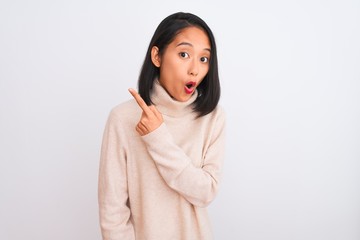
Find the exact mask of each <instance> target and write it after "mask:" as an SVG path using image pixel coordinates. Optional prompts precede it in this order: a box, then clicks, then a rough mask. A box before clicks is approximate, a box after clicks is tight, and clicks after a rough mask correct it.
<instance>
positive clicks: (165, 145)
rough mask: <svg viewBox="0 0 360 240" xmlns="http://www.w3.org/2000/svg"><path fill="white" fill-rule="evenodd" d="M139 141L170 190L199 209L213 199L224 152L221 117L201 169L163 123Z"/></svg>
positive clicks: (223, 133)
mask: <svg viewBox="0 0 360 240" xmlns="http://www.w3.org/2000/svg"><path fill="white" fill-rule="evenodd" d="M142 138H143V140H144V142H145V144H146V146H147V149H148V152H149V154H150V155H151V157H152V158H153V160H154V162H155V164H156V166H157V168H158V170H159V173H160V174H161V176H162V177H163V179H164V180H165V182H166V183H167V185H168V186H169V187H170V188H172V189H174V190H175V191H177V192H178V193H179V194H181V195H182V196H183V197H184V198H185V199H187V200H188V201H189V202H190V203H192V204H193V205H195V206H199V207H206V206H207V205H208V204H209V203H210V202H211V201H212V200H213V199H214V198H215V196H216V193H217V191H218V187H219V180H220V175H221V171H222V165H223V158H224V152H225V151H224V149H225V147H224V145H225V144H224V143H225V117H224V115H223V114H222V115H220V117H219V118H218V119H217V121H216V123H215V127H214V131H213V132H212V136H211V142H210V144H209V147H208V148H207V149H206V150H205V152H206V153H205V157H204V159H203V164H202V166H201V167H196V166H194V165H193V164H192V160H191V159H190V158H189V157H188V156H187V155H186V153H185V152H184V151H183V150H182V149H181V148H180V147H179V146H177V145H176V144H175V142H174V140H173V137H172V136H171V134H170V133H169V131H168V129H167V127H166V124H165V123H162V125H160V127H158V128H157V129H156V130H155V131H153V132H151V133H149V134H147V135H145V136H143V137H142ZM202 147H203V146H202Z"/></svg>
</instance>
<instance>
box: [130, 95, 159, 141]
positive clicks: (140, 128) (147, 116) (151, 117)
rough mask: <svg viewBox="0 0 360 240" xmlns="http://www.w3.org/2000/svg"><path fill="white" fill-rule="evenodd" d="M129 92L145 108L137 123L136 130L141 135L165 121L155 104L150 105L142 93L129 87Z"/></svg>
mask: <svg viewBox="0 0 360 240" xmlns="http://www.w3.org/2000/svg"><path fill="white" fill-rule="evenodd" d="M129 92H130V93H131V95H132V96H133V97H134V98H135V100H136V102H137V104H138V105H139V106H140V108H141V109H142V110H143V112H142V114H141V118H140V120H139V123H138V124H137V125H136V128H135V129H136V131H137V132H138V133H139V134H140V135H141V136H144V135H146V134H148V133H151V132H152V131H154V130H155V129H157V128H158V127H159V126H160V125H161V124H162V123H163V122H164V120H163V117H162V114H161V113H160V112H159V111H158V110H157V108H156V107H155V106H154V105H150V106H148V105H147V104H146V103H145V101H144V99H142V97H141V96H140V94H138V93H137V92H136V91H135V90H134V89H132V88H129Z"/></svg>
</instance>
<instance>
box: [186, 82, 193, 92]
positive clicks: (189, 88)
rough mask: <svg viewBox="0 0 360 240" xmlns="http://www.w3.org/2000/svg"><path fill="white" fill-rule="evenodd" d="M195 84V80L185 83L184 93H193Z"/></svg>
mask: <svg viewBox="0 0 360 240" xmlns="http://www.w3.org/2000/svg"><path fill="white" fill-rule="evenodd" d="M195 85H196V83H195V82H188V83H186V84H185V91H186V93H188V94H190V93H193V92H194V90H195Z"/></svg>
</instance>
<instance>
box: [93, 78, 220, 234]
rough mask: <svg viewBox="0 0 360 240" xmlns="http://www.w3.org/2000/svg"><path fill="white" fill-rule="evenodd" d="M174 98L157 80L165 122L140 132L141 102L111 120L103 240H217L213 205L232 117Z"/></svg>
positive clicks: (102, 184)
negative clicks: (200, 113) (210, 211)
mask: <svg viewBox="0 0 360 240" xmlns="http://www.w3.org/2000/svg"><path fill="white" fill-rule="evenodd" d="M196 97H197V93H196V92H195V93H194V95H193V96H192V97H191V98H190V99H189V100H188V101H187V102H178V101H175V100H173V99H172V98H171V97H170V96H169V95H168V94H167V92H166V91H165V90H164V89H163V88H162V87H161V86H160V84H159V82H158V81H155V83H154V87H153V91H152V97H151V99H152V101H153V102H154V104H155V105H156V107H157V108H158V110H159V111H160V112H161V113H162V114H163V118H164V123H163V124H162V125H160V127H158V128H157V129H156V130H154V131H153V132H151V133H149V134H147V135H145V136H142V137H141V136H140V135H139V134H138V133H137V132H136V130H135V127H136V124H137V123H138V121H139V119H140V116H141V112H142V110H141V109H140V107H139V106H138V105H137V103H136V102H135V100H129V101H127V102H125V103H122V104H120V105H118V106H117V107H115V108H114V109H113V110H112V111H111V113H110V115H109V118H108V121H107V124H106V128H105V131H104V137H103V144H102V149H101V160H100V172H99V210H100V226H101V231H102V236H103V239H104V240H135V239H136V240H210V239H212V231H211V226H210V222H209V218H208V215H207V210H206V206H207V205H208V204H209V203H210V202H211V201H212V200H213V199H214V197H215V195H216V193H217V191H218V186H219V180H220V176H221V169H222V164H223V158H224V143H225V114H224V112H223V110H222V108H220V107H219V106H218V107H217V108H216V109H215V110H214V111H213V112H211V113H209V114H207V115H205V116H203V117H200V118H196V113H195V112H193V111H192V105H191V104H192V103H193V102H194V101H195V100H196Z"/></svg>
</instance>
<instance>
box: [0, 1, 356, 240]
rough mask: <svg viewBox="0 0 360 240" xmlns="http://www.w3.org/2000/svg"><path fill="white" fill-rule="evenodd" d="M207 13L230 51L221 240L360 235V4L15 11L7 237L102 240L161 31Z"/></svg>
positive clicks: (221, 47) (4, 117) (7, 35)
mask: <svg viewBox="0 0 360 240" xmlns="http://www.w3.org/2000/svg"><path fill="white" fill-rule="evenodd" d="M177 11H186V12H193V13H195V14H197V15H199V16H200V17H202V18H203V19H204V20H205V21H206V22H207V23H208V24H209V25H210V27H211V28H212V29H213V31H214V33H215V37H216V39H217V43H218V52H219V65H220V76H221V82H222V99H221V104H222V105H223V106H224V108H225V110H226V112H227V116H228V134H227V157H226V162H225V168H224V176H223V181H222V185H221V190H220V192H219V195H218V197H217V198H216V200H215V201H214V202H213V203H212V204H211V205H210V207H209V211H210V215H211V218H212V222H213V225H214V233H215V239H218V240H223V239H225V240H228V239H229V240H237V239H239V240H322V239H324V240H359V239H360V124H359V123H360V44H359V43H360V2H359V1H357V0H353V1H351V0H341V1H340V0H338V1H321V0H311V1H310V0H305V1H300V0H298V1H281V0H275V1H265V0H262V1H261V0H255V1H209V0H208V1H196V2H195V1H176V2H171V1H165V0H163V1H161V0H154V1H129V2H122V1H85V0H62V1H60V0H59V1H45V0H43V1H41V0H34V1H25V0H7V1H6V0H5V1H1V2H0V116H1V118H0V148H1V149H0V160H1V161H0V191H1V197H0V239H2V240H20V239H21V240H22V239H36V240H48V239H52V240H68V239H69V240H72V239H74V240H75V239H76V240H79V239H86V240H97V239H100V231H99V226H98V212H97V211H98V209H97V174H98V162H99V151H100V144H101V137H102V132H103V129H104V125H105V121H106V118H107V115H108V113H109V111H110V109H111V108H112V107H113V106H115V105H117V104H118V103H120V102H122V101H124V100H127V99H129V98H130V96H129V94H128V92H127V88H129V87H136V81H137V77H138V73H139V70H140V66H141V64H142V60H143V58H144V55H145V51H146V48H147V45H148V43H149V41H150V38H151V36H152V34H153V32H154V30H155V28H156V26H157V25H158V24H159V22H160V21H161V20H162V19H163V18H164V17H166V16H167V15H169V14H171V13H173V12H177Z"/></svg>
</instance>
